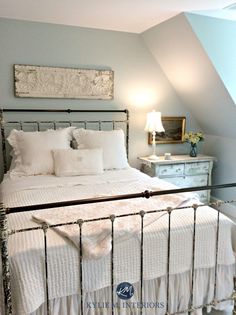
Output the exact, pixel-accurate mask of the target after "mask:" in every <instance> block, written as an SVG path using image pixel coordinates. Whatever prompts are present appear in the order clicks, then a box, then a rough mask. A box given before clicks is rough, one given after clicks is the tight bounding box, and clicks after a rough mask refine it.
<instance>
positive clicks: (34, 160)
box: [7, 127, 74, 175]
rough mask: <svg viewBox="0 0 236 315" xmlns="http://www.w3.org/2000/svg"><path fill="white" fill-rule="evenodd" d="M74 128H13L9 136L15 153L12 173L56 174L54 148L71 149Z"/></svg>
mask: <svg viewBox="0 0 236 315" xmlns="http://www.w3.org/2000/svg"><path fill="white" fill-rule="evenodd" d="M73 129H74V127H68V128H63V129H58V130H47V131H35V132H24V131H22V130H20V131H19V130H16V129H13V130H12V131H11V132H10V135H9V137H8V138H7V140H8V142H9V143H10V145H11V146H12V149H13V152H14V155H15V166H14V168H13V169H12V170H11V171H10V174H12V175H41V174H42V175H44V174H54V162H53V156H52V150H55V149H69V148H70V141H71V139H72V130H73Z"/></svg>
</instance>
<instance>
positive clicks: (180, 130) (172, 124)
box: [148, 116, 186, 144]
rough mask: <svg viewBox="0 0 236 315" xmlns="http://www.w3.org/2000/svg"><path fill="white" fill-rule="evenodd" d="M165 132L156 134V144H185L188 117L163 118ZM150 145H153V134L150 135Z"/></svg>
mask: <svg viewBox="0 0 236 315" xmlns="http://www.w3.org/2000/svg"><path fill="white" fill-rule="evenodd" d="M161 120H162V124H163V127H164V129H165V132H157V133H156V143H183V137H184V134H185V127H186V117H183V116H181V117H169V116H168V117H165V116H163V117H162V118H161ZM148 144H152V134H151V132H149V133H148Z"/></svg>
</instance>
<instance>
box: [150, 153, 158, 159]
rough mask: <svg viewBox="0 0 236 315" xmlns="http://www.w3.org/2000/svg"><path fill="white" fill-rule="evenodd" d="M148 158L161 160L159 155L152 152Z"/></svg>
mask: <svg viewBox="0 0 236 315" xmlns="http://www.w3.org/2000/svg"><path fill="white" fill-rule="evenodd" d="M148 159H149V160H159V157H158V156H157V155H155V154H152V155H149V156H148Z"/></svg>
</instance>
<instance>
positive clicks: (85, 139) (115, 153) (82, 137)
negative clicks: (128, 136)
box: [73, 128, 129, 169]
mask: <svg viewBox="0 0 236 315" xmlns="http://www.w3.org/2000/svg"><path fill="white" fill-rule="evenodd" d="M73 136H74V138H75V139H76V142H77V144H78V148H79V149H80V148H81V149H82V148H85V149H93V148H102V151H103V167H104V169H122V168H127V167H128V166H129V164H128V161H127V156H126V149H125V141H124V132H123V130H121V129H119V130H111V131H97V130H86V129H83V128H80V129H75V130H74V131H73Z"/></svg>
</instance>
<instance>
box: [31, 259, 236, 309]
mask: <svg viewBox="0 0 236 315" xmlns="http://www.w3.org/2000/svg"><path fill="white" fill-rule="evenodd" d="M234 271H235V266H234V265H229V266H218V274H217V294H216V298H217V299H218V300H220V299H223V298H228V297H230V296H231V294H232V292H233V274H234ZM214 277H215V270H214V268H211V269H208V268H206V269H199V270H196V271H195V286H194V301H193V305H194V306H195V307H197V306H201V305H203V304H207V303H210V302H212V300H213V296H214ZM126 281H127V280H126ZM190 285H191V274H190V272H185V273H182V274H177V275H171V276H170V295H169V312H170V313H174V312H176V311H180V310H181V311H182V310H186V309H187V308H188V303H189V299H190ZM110 300H111V296H110V288H109V287H106V288H102V289H100V290H97V291H94V292H87V293H84V315H111V308H110V307H111V304H110ZM139 301H140V298H139V283H136V284H134V295H133V297H132V298H131V299H129V300H121V299H119V298H118V297H117V295H116V293H115V289H114V304H113V306H114V314H115V315H118V314H119V315H128V314H129V315H131V314H132V315H139V312H140V303H139ZM231 305H233V302H232V301H226V302H222V303H219V304H218V305H216V306H215V307H214V308H215V309H217V310H225V309H226V308H228V307H229V306H231ZM50 310H51V313H50V314H51V315H78V314H80V299H79V295H71V296H68V297H63V298H58V299H53V300H51V301H50ZM210 310H211V308H210V307H208V309H207V311H210ZM165 312H166V277H165V276H163V277H160V278H158V279H153V280H145V281H144V288H143V314H144V315H156V314H158V315H164V314H165ZM30 315H46V305H45V304H43V305H41V306H40V307H39V308H38V309H37V310H36V311H35V312H33V313H31V314H30ZM194 315H202V309H201V308H200V309H198V310H196V311H195V312H194Z"/></svg>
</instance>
